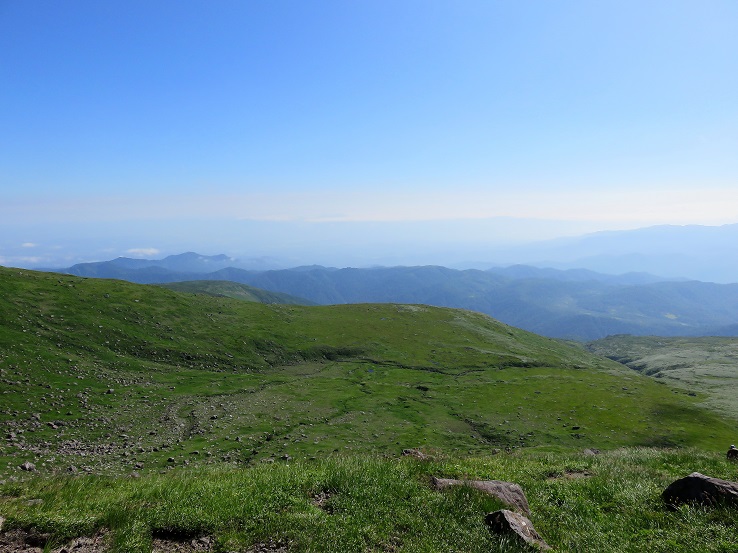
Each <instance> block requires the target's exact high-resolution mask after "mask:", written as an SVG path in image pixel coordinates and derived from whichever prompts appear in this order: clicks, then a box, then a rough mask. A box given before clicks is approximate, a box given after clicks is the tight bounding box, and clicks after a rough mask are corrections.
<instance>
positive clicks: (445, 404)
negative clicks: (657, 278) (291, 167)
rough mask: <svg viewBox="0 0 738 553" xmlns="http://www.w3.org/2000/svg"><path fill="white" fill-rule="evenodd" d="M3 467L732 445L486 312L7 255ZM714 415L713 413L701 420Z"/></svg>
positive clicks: (674, 408)
mask: <svg viewBox="0 0 738 553" xmlns="http://www.w3.org/2000/svg"><path fill="white" fill-rule="evenodd" d="M0 379H1V380H2V383H3V387H4V389H5V391H6V393H5V394H4V395H3V396H2V398H3V403H2V409H1V410H0V425H2V427H3V430H4V433H5V434H6V435H7V436H8V439H7V440H8V441H7V444H6V448H5V449H4V450H3V453H2V455H1V456H0V462H3V463H2V465H0V466H5V463H8V462H9V463H11V466H14V464H17V460H19V459H24V458H30V459H34V460H37V461H40V460H42V459H43V462H44V463H45V469H46V470H49V469H54V468H64V467H67V466H70V465H74V466H76V467H78V468H79V467H85V468H84V469H83V470H92V471H115V470H121V469H128V470H130V469H132V468H134V467H136V466H137V464H140V465H141V466H142V467H145V468H146V469H149V468H150V469H156V470H162V469H165V468H166V467H168V466H173V465H177V464H183V463H184V462H185V461H186V462H187V463H189V462H192V461H194V460H202V461H205V462H224V461H225V462H236V463H251V462H253V461H255V460H260V459H266V458H279V457H283V456H285V458H289V457H295V458H310V457H317V456H325V455H329V454H333V453H336V452H346V453H348V452H352V451H354V452H377V453H387V452H390V453H398V452H399V451H401V450H402V449H403V448H406V447H425V448H437V449H440V450H443V451H448V452H455V453H457V454H462V455H466V454H470V453H484V452H490V451H492V450H494V449H504V448H512V449H515V448H518V447H522V446H538V447H547V448H551V447H553V448H584V447H597V448H603V449H609V448H616V447H620V446H626V445H695V446H703V447H717V448H722V447H723V445H724V444H725V443H730V439H731V438H732V432H733V427H732V424H731V423H730V422H729V421H725V420H721V419H720V418H719V417H717V416H716V415H713V414H711V413H710V412H708V411H705V410H703V409H700V408H699V407H697V406H696V405H695V403H696V402H697V401H698V399H699V398H692V397H690V396H688V395H687V394H686V393H679V394H677V393H674V392H673V391H672V390H671V389H669V388H667V387H666V386H663V385H660V384H659V383H657V382H655V381H653V380H652V379H649V378H647V377H645V376H641V375H639V374H637V373H635V372H633V371H631V370H630V369H627V368H626V367H624V366H623V365H620V364H617V363H615V362H612V361H610V360H607V359H605V358H602V357H597V356H594V355H592V354H591V353H588V352H586V351H585V350H584V349H581V348H575V347H571V346H569V345H566V344H564V343H561V342H558V341H556V340H552V339H549V338H543V337H541V336H537V335H534V334H531V333H528V332H526V331H523V330H520V329H516V328H513V327H510V326H507V325H505V324H502V323H500V322H498V321H495V320H493V319H491V318H489V317H487V316H485V315H482V314H478V313H474V312H470V311H462V310H456V309H443V308H431V307H427V306H421V305H396V304H359V305H337V306H317V307H304V306H287V305H265V304H261V303H255V302H244V301H237V300H233V299H230V298H220V297H209V296H199V295H197V296H196V295H192V294H182V293H176V292H173V291H170V290H166V289H163V288H160V287H156V286H142V285H135V284H130V283H126V282H120V281H111V280H98V279H82V278H79V277H72V276H65V275H58V274H50V273H37V272H32V271H25V270H18V269H0ZM705 428H709V429H710V430H709V431H708V432H705Z"/></svg>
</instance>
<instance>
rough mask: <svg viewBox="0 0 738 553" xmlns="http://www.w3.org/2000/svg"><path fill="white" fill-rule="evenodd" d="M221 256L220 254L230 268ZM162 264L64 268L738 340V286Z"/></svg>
mask: <svg viewBox="0 0 738 553" xmlns="http://www.w3.org/2000/svg"><path fill="white" fill-rule="evenodd" d="M183 255H186V256H197V254H183ZM172 257H176V256H172ZM200 257H202V256H200ZM223 257H225V256H218V258H219V259H220V261H222V262H224V263H225V261H223V259H221V258H223ZM167 259H170V258H167ZM188 259H189V257H188ZM226 259H227V258H226ZM164 261H166V260H159V261H157V263H159V264H158V265H156V266H148V265H147V266H145V267H139V268H133V267H122V266H119V264H118V263H117V262H116V260H113V261H111V262H105V263H101V264H84V265H75V266H74V267H70V268H69V269H66V270H65V271H66V272H69V273H71V274H76V275H80V276H91V277H107V278H119V279H123V280H128V281H131V282H140V283H146V284H151V283H161V282H177V281H189V280H204V279H207V280H221V281H223V280H227V281H232V282H237V283H241V284H247V285H249V286H254V287H257V288H261V289H263V290H269V291H272V292H278V293H282V294H289V295H292V296H297V297H299V298H305V299H307V300H309V301H312V302H315V303H318V304H338V303H368V302H371V303H374V302H389V303H422V304H426V305H435V306H439V307H456V308H461V309H471V310H474V311H479V312H482V313H486V314H487V315H490V316H492V317H494V318H496V319H498V320H501V321H503V322H505V323H507V324H510V325H513V326H517V327H520V328H524V329H526V330H529V331H531V332H535V333H538V334H543V335H544V336H551V337H554V338H564V339H573V340H581V341H589V340H595V339H598V338H603V337H605V336H608V335H612V334H634V335H661V336H702V335H715V334H719V335H736V334H738V284H713V283H705V282H696V281H675V280H672V281H667V280H665V279H660V278H659V277H655V276H653V275H648V274H635V273H631V274H624V275H617V276H614V275H604V274H600V273H595V272H592V271H585V270H569V271H561V270H556V269H539V268H535V267H527V266H513V267H508V268H504V269H499V268H498V269H490V270H488V271H479V270H465V271H460V270H455V269H448V268H446V267H436V266H424V267H377V268H371V269H357V268H344V269H335V268H326V267H320V266H309V267H298V268H295V269H281V270H269V271H252V270H244V269H240V268H237V267H225V268H220V269H218V270H213V271H212V272H208V273H192V272H181V271H176V270H173V269H172V267H174V266H175V265H173V264H171V263H164ZM146 263H153V262H152V261H146ZM205 266H211V267H213V268H215V265H200V267H201V268H202V267H205Z"/></svg>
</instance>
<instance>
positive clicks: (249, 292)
mask: <svg viewBox="0 0 738 553" xmlns="http://www.w3.org/2000/svg"><path fill="white" fill-rule="evenodd" d="M158 286H161V287H162V288H167V289H168V290H173V291H175V292H187V293H190V294H205V295H208V296H215V297H222V298H233V299H238V300H243V301H253V302H258V303H280V304H282V303H283V304H294V305H315V303H314V302H311V301H310V300H306V299H303V298H297V297H295V296H290V295H289V294H280V293H279V292H269V291H268V290H262V289H260V288H254V287H253V286H248V285H246V284H239V283H237V282H229V281H225V280H190V281H186V282H171V283H167V284H159V285H158Z"/></svg>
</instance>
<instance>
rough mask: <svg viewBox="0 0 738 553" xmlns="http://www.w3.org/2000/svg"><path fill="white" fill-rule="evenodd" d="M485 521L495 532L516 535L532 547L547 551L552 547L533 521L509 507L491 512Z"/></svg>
mask: <svg viewBox="0 0 738 553" xmlns="http://www.w3.org/2000/svg"><path fill="white" fill-rule="evenodd" d="M484 522H486V523H487V526H489V529H490V530H491V531H492V532H494V533H495V534H499V535H502V536H504V535H508V536H514V537H516V538H517V539H518V540H519V541H522V542H524V543H526V544H528V545H530V546H532V547H536V548H538V549H540V550H544V551H547V550H549V549H551V546H550V545H548V544H547V543H546V542H545V541H543V538H542V537H541V536H540V534H539V533H538V532H536V529H535V528H533V523H532V522H531V521H530V520H528V519H527V518H526V517H524V516H523V515H521V514H520V513H514V512H512V511H508V510H507V509H502V510H500V511H495V512H494V513H489V514H488V515H487V516H486V517H485V519H484Z"/></svg>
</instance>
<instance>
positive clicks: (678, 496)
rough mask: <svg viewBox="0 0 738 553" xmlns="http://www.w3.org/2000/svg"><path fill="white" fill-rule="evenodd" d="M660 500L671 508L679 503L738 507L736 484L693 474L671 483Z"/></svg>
mask: <svg viewBox="0 0 738 553" xmlns="http://www.w3.org/2000/svg"><path fill="white" fill-rule="evenodd" d="M661 498H662V499H663V500H664V501H665V502H666V503H667V504H669V505H672V506H677V505H679V504H681V503H699V504H702V505H716V504H718V503H724V504H728V505H732V506H734V507H738V483H736V482H730V481H728V480H721V479H720V478H711V477H710V476H705V475H704V474H700V473H699V472H693V473H692V474H690V475H689V476H685V477H684V478H680V479H679V480H676V481H674V482H672V483H671V484H670V485H669V487H667V488H666V489H665V490H664V491H663V493H662V494H661Z"/></svg>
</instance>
